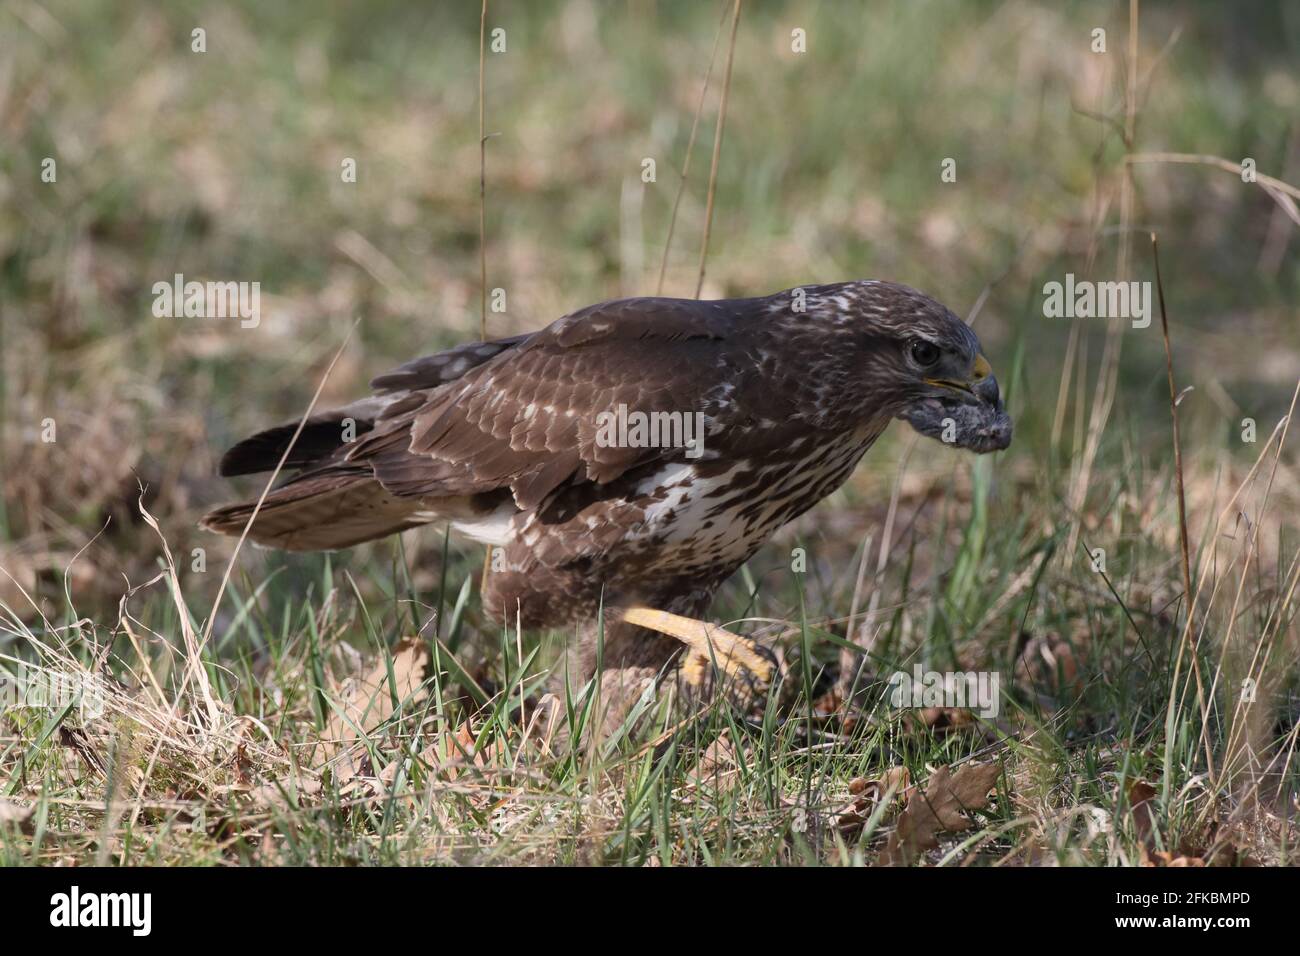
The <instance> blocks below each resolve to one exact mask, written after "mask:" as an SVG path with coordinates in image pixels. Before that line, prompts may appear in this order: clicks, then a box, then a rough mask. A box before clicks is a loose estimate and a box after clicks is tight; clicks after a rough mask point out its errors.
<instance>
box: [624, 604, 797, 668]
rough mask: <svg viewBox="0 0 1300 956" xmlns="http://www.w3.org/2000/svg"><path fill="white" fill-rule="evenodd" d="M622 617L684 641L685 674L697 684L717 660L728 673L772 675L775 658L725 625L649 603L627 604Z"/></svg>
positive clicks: (632, 622)
mask: <svg viewBox="0 0 1300 956" xmlns="http://www.w3.org/2000/svg"><path fill="white" fill-rule="evenodd" d="M619 618H620V620H622V621H624V622H626V623H628V624H635V625H636V626H638V627H644V628H646V629H647V630H651V631H657V632H658V633H660V634H666V635H668V636H669V637H673V638H676V639H677V640H679V641H681V642H682V643H683V644H685V645H686V647H687V654H686V656H685V658H684V659H683V661H682V665H681V667H682V676H683V677H685V678H686V680H687V681H688V682H690V683H692V684H695V685H697V686H698V685H700V684H702V683H704V681H705V678H706V676H707V674H708V672H709V668H710V667H711V666H712V665H713V664H714V663H715V662H716V664H717V666H718V667H719V668H720V669H721V670H722V672H723V673H724V674H726V675H727V676H728V677H741V676H742V674H741V671H742V669H743V670H745V671H748V672H749V673H750V674H752V675H753V676H754V678H755V679H757V680H758V681H759V682H760V683H762V684H766V683H767V682H768V681H770V680H771V679H772V662H771V661H769V660H767V658H765V657H763V656H762V655H761V654H759V653H758V652H757V651H756V650H755V649H754V648H755V645H754V642H753V641H751V640H750V639H749V638H746V637H741V636H740V635H739V634H733V633H731V632H730V631H728V630H727V629H726V628H723V627H718V626H717V625H715V624H709V623H707V622H705V621H698V620H696V619H695V618H691V617H682V616H681V615H680V614H670V613H669V612H667V611H659V610H656V609H655V608H649V607H629V608H624V609H623V611H622V612H621V614H620V615H619Z"/></svg>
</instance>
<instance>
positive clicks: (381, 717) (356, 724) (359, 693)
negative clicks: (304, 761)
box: [322, 637, 429, 783]
mask: <svg viewBox="0 0 1300 956" xmlns="http://www.w3.org/2000/svg"><path fill="white" fill-rule="evenodd" d="M428 663H429V645H428V644H427V643H426V642H425V641H423V640H422V639H421V638H418V637H407V638H403V639H402V640H401V641H400V642H398V645H397V646H396V647H395V648H393V680H394V683H395V684H396V686H395V687H393V686H390V684H389V680H388V665H387V663H386V662H384V661H381V662H380V663H379V664H377V665H376V666H375V667H374V669H372V670H371V671H370V673H369V674H367V675H366V676H365V677H364V678H362V679H361V680H359V681H358V682H357V683H356V685H355V686H353V687H352V689H351V690H350V691H349V692H348V693H347V694H346V696H345V699H344V700H343V701H342V702H341V703H340V704H339V708H340V710H335V711H333V712H332V713H331V714H330V719H329V721H328V723H327V724H326V725H325V736H324V739H323V740H322V748H323V751H324V755H323V762H324V763H330V764H332V766H333V769H334V777H335V779H336V780H337V781H339V782H340V783H346V782H347V781H349V780H351V779H352V778H353V777H356V776H357V775H359V774H361V773H363V771H365V770H366V769H367V767H368V765H369V762H370V761H369V755H368V754H367V753H366V751H365V748H364V747H362V746H360V745H359V741H360V740H361V737H360V735H359V734H358V733H357V730H356V729H355V728H359V729H361V730H362V731H365V730H366V729H368V728H372V727H375V726H377V725H378V724H381V723H383V722H384V721H386V720H388V719H389V718H390V717H392V716H393V698H394V695H396V698H397V700H398V702H401V701H418V700H420V699H422V698H423V696H424V691H423V690H422V689H421V685H422V684H423V683H424V675H425V668H426V667H427V665H428Z"/></svg>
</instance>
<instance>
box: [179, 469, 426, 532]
mask: <svg viewBox="0 0 1300 956" xmlns="http://www.w3.org/2000/svg"><path fill="white" fill-rule="evenodd" d="M256 506H257V502H255V501H246V502H241V503H240V504H235V505H227V506H226V507H224V508H218V509H216V510H215V511H212V512H209V513H208V514H207V515H205V516H204V517H203V520H202V521H201V522H200V527H202V528H204V529H206V530H208V531H215V532H217V533H218V534H227V535H239V534H242V533H243V530H244V526H245V525H246V524H248V519H249V517H251V516H252V514H253V510H254V508H256ZM433 517H434V516H433V515H431V514H429V513H428V512H427V511H422V509H421V506H420V503H419V502H418V501H415V500H413V499H410V498H397V497H394V496H393V495H390V494H389V493H388V492H387V491H385V490H384V488H383V486H382V485H380V484H379V482H378V481H376V480H375V479H374V477H373V476H372V475H370V474H369V473H368V472H365V473H359V472H358V471H357V469H354V468H340V469H324V470H322V471H321V472H320V473H318V474H314V475H312V476H310V477H307V476H304V477H302V478H299V479H295V480H294V481H292V482H290V483H289V484H287V485H285V486H283V487H281V488H278V489H276V490H275V491H273V492H271V493H270V494H269V495H267V496H266V500H265V501H264V502H262V507H261V509H260V510H259V511H258V512H257V519H256V520H255V521H254V522H253V526H252V528H251V529H250V530H249V532H248V537H249V538H250V539H251V540H253V541H254V542H256V543H257V544H260V545H264V546H266V547H271V548H283V549H284V550H286V551H332V550H335V549H338V548H350V547H352V546H353V545H356V544H360V543H362V542H364V541H370V540H373V539H375V538H382V537H385V536H386V535H389V534H394V533H396V532H399V531H405V530H406V529H407V528H414V527H417V526H419V525H422V524H426V523H428V521H430V520H431V519H432V518H433Z"/></svg>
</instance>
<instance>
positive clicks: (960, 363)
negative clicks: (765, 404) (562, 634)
mask: <svg viewBox="0 0 1300 956" xmlns="http://www.w3.org/2000/svg"><path fill="white" fill-rule="evenodd" d="M816 293H817V294H816V298H815V300H814V303H815V304H814V305H813V307H811V308H810V309H809V311H810V312H811V311H814V309H816V310H817V311H823V315H829V316H831V317H833V318H832V321H833V322H834V324H835V325H836V326H837V332H839V333H840V335H844V334H845V333H847V334H848V335H849V336H850V341H852V342H853V343H854V344H855V345H856V348H853V349H849V350H846V352H847V355H846V356H845V358H846V359H847V360H848V361H849V362H851V363H852V373H851V376H852V379H853V380H856V384H858V385H859V387H860V389H861V394H862V396H863V398H864V399H865V400H866V401H867V402H869V403H870V404H871V405H873V406H874V407H876V408H881V407H883V408H885V409H887V410H888V411H889V412H890V414H891V415H892V416H893V417H895V418H900V419H902V420H903V421H905V422H907V423H908V424H909V425H911V426H912V427H913V428H914V429H916V431H918V432H920V433H921V434H922V435H926V436H929V437H930V438H934V439H937V440H939V441H942V442H944V443H945V444H948V445H953V446H955V447H957V448H966V449H969V450H971V451H974V452H979V453H984V452H990V451H1001V450H1002V449H1004V448H1006V447H1007V446H1008V445H1010V444H1011V417H1010V416H1009V415H1008V414H1007V411H1006V407H1005V406H1004V405H1003V402H1002V395H1001V392H1000V391H999V389H998V383H997V379H996V378H994V377H993V368H992V366H990V364H989V361H988V359H986V358H985V357H984V355H983V353H982V351H981V349H980V342H979V339H978V338H976V336H975V333H974V332H973V331H971V328H970V326H968V325H967V324H966V323H965V322H963V321H962V320H961V319H959V318H958V317H957V316H956V315H954V314H953V313H952V312H951V311H950V310H949V309H947V308H945V307H944V306H943V305H942V304H940V303H939V302H936V301H935V300H934V299H931V298H930V297H929V296H927V295H923V294H922V293H920V292H917V291H916V290H915V289H912V288H909V287H907V286H905V285H899V284H897V283H893V282H879V281H874V280H872V281H864V282H849V283H844V284H842V285H838V286H822V287H819V288H818V289H817V290H816Z"/></svg>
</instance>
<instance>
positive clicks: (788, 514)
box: [203, 281, 1011, 661]
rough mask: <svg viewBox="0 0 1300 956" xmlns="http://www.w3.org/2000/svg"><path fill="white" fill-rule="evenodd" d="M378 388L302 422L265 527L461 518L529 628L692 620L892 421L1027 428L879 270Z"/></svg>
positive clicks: (222, 524)
mask: <svg viewBox="0 0 1300 956" xmlns="http://www.w3.org/2000/svg"><path fill="white" fill-rule="evenodd" d="M372 386H373V388H374V389H375V394H374V395H372V396H371V397H369V398H366V399H363V400H362V401H360V402H357V403H354V404H353V405H350V406H346V407H344V408H340V409H337V410H334V411H331V412H326V413H323V414H319V415H315V416H313V418H312V419H311V420H310V421H309V422H308V423H307V425H306V427H305V428H304V429H303V432H302V434H301V435H300V436H299V439H298V441H297V443H296V444H295V446H294V449H293V451H292V453H291V455H290V457H289V459H288V464H289V465H292V466H294V467H297V468H299V469H300V470H299V471H298V473H297V474H296V475H294V476H293V477H292V478H290V479H289V480H288V481H286V482H285V483H284V484H283V485H282V486H281V487H279V488H278V489H276V490H275V491H273V492H272V493H271V494H270V495H268V497H267V499H266V501H265V503H264V505H263V507H262V509H261V511H260V512H259V514H258V516H257V520H256V522H255V523H254V524H253V526H252V529H251V531H250V537H251V538H252V539H253V540H254V541H256V542H258V543H260V544H263V545H267V546H270V547H277V548H285V549H290V550H319V549H330V548H343V547H348V546H351V545H354V544H357V543H359V542H362V541H367V540H372V539H375V538H380V537H383V536H385V535H388V534H391V533H393V532H396V531H402V530H404V529H406V528H411V527H415V526H417V525H420V524H425V523H429V522H434V521H450V522H451V524H452V527H453V529H456V530H458V531H460V532H462V533H464V534H466V535H468V536H469V537H471V538H474V539H476V540H479V541H483V542H486V543H488V544H489V545H491V546H493V547H494V548H500V549H501V551H500V552H499V555H498V558H499V560H498V561H497V562H495V564H494V573H492V574H491V575H489V578H488V586H487V590H486V593H485V595H484V599H485V600H484V603H485V606H486V608H487V610H488V611H489V613H491V614H492V615H493V616H494V617H495V618H496V619H497V620H501V619H503V618H508V619H509V620H510V621H512V622H513V621H514V619H515V617H516V615H517V614H518V615H519V616H520V617H521V618H522V621H523V623H524V625H525V626H532V627H549V626H561V625H565V624H570V623H574V622H580V623H581V622H589V621H590V620H591V618H592V617H593V616H594V615H595V612H596V609H597V607H598V606H600V603H601V602H602V601H603V602H604V605H605V606H606V607H631V606H634V605H649V606H651V607H654V608H659V609H663V610H668V611H673V612H676V613H678V614H685V615H699V614H700V613H702V611H703V610H704V608H705V607H706V606H707V604H708V601H709V599H710V598H711V597H712V595H713V593H714V591H715V590H716V588H717V587H718V585H719V584H720V583H721V582H722V581H723V580H725V579H726V578H727V577H728V576H729V575H730V574H731V573H732V572H734V571H735V570H736V569H737V568H738V567H739V566H740V565H741V564H742V563H743V562H744V561H745V560H746V559H747V558H748V557H749V556H750V555H751V554H753V553H754V551H755V550H756V549H757V548H758V547H759V546H760V545H761V544H762V543H763V542H764V541H765V540H767V538H768V537H769V536H770V535H771V534H772V533H773V532H774V531H775V530H776V529H777V528H779V527H780V526H781V525H782V524H784V523H785V522H787V521H789V520H790V519H792V518H794V517H796V516H797V515H799V514H801V513H803V512H804V511H806V510H807V509H808V508H809V507H811V506H812V505H813V504H815V503H816V502H817V501H819V500H820V499H821V498H823V497H825V496H826V495H828V494H830V493H831V492H832V491H834V490H835V489H836V488H837V487H838V486H839V485H840V484H842V483H843V481H844V480H845V479H846V478H847V477H848V475H849V474H850V473H851V471H852V469H853V467H854V465H855V464H856V463H857V461H858V459H859V458H861V456H862V454H863V453H864V452H865V451H866V450H867V449H868V448H869V447H870V445H871V444H872V442H874V441H875V439H876V438H877V437H878V436H879V435H880V433H881V432H882V431H883V430H884V429H885V427H886V426H887V425H888V423H889V421H890V420H891V419H893V418H896V417H897V418H904V419H905V420H907V421H908V422H909V423H911V424H912V426H913V427H915V428H916V429H917V430H918V431H920V432H922V433H923V434H927V435H931V436H933V437H938V438H942V439H943V440H946V441H949V442H950V443H952V444H954V445H957V446H960V447H967V448H971V449H973V450H976V451H988V450H993V449H998V448H1004V447H1006V445H1007V443H1008V442H1009V441H1010V434H1011V429H1010V421H1009V419H1008V418H1007V415H1006V412H1005V410H1004V409H1003V407H1002V402H1001V398H1000V396H999V393H998V388H997V383H996V381H995V380H994V379H993V378H992V376H991V374H989V369H988V363H987V362H985V361H984V359H983V357H982V356H980V355H979V342H978V340H977V339H976V338H975V336H974V334H973V333H972V332H971V331H970V329H969V328H968V327H967V326H966V325H965V324H964V323H963V322H961V320H960V319H958V318H957V317H956V316H954V315H953V314H952V313H951V312H949V311H948V310H947V309H946V308H944V307H943V306H942V305H940V304H939V303H937V302H935V301H934V300H932V299H930V298H928V297H927V296H924V295H922V294H921V293H919V292H916V291H915V290H912V289H909V288H907V287H906V286H901V285H896V284H893V283H887V282H878V281H861V282H847V283H839V284H835V285H825V286H805V287H800V288H796V289H791V290H787V291H785V292H779V293H776V294H775V295H771V296H767V297H764V298H756V299H728V300H720V301H713V302H706V301H695V300H687V299H665V298H640V299H623V300H618V301H613V302H605V303H601V304H599V305H594V306H590V307H588V308H585V309H581V310H579V311H577V312H574V313H572V314H570V315H567V316H564V317H563V318H561V319H558V320H556V321H555V322H553V323H552V324H551V325H549V326H547V327H546V328H544V329H542V330H541V331H539V332H536V333H534V334H531V335H522V336H516V337H513V338H508V339H499V340H496V341H492V342H485V343H471V344H468V345H463V346H460V347H458V348H454V349H451V350H449V351H446V352H441V353H439V354H437V355H433V356H429V357H426V358H421V359H417V360H415V361H413V362H409V363H407V364H406V365H404V366H401V367H400V368H398V369H396V370H395V371H393V372H390V373H388V374H386V375H381V376H379V377H378V378H376V379H375V380H374V381H373V382H372ZM620 409H621V410H622V411H623V412H624V413H626V415H631V413H634V412H635V413H642V414H644V415H645V416H646V417H647V419H648V420H652V421H653V420H656V419H654V416H655V415H660V416H661V417H660V418H659V419H657V420H658V421H660V422H665V421H671V420H672V419H671V418H664V417H662V416H664V415H665V414H667V415H669V416H672V415H676V416H692V419H691V420H694V421H699V422H702V423H703V426H704V428H703V433H702V448H700V447H682V446H681V444H680V443H679V444H677V445H676V446H669V447H664V446H663V444H662V443H661V444H660V446H658V447H646V446H644V445H640V444H637V443H636V442H635V440H634V439H635V437H636V436H635V434H632V435H620V436H617V437H618V438H620V439H622V440H616V441H613V442H611V441H610V440H609V437H610V424H611V422H612V421H613V418H614V417H616V416H617V413H618V412H619V410H620ZM696 413H698V414H699V415H700V416H702V417H701V418H698V419H696V418H694V416H695V415H696ZM633 417H635V416H633ZM643 420H646V419H643ZM676 421H677V422H684V421H685V420H684V419H682V418H680V417H679V418H677V419H676ZM296 426H297V423H296V422H295V423H292V424H288V425H283V426H279V427H278V428H274V429H271V430H269V431H266V432H262V433H260V434H258V435H255V436H253V437H252V438H249V439H246V440H245V441H243V442H240V443H239V444H238V445H236V446H235V447H234V448H232V449H231V450H230V451H228V452H227V453H226V455H225V457H224V458H223V459H222V462H221V473H222V474H223V475H239V474H251V473H256V472H262V471H269V470H271V469H273V468H274V467H275V465H276V463H277V462H278V461H279V460H280V457H281V455H282V454H283V453H284V449H285V446H286V445H287V444H288V442H289V439H290V438H291V437H292V435H293V432H294V430H295V428H296ZM351 435H355V440H352V441H347V440H345V437H347V436H351ZM661 437H662V436H661ZM252 507H253V506H252V504H251V503H250V504H239V505H233V506H230V507H226V508H222V509H219V510H217V511H214V512H212V513H211V514H209V515H208V516H207V517H206V518H204V520H203V526H204V527H206V528H208V529H210V530H213V531H218V532H221V533H224V534H239V533H240V532H241V531H242V530H243V528H244V526H245V524H246V523H247V521H248V518H249V516H250V514H251V513H252ZM616 636H617V635H616ZM654 640H655V639H654V638H651V637H649V635H648V632H645V631H643V630H640V629H634V631H631V632H628V633H627V634H625V635H623V643H625V644H626V645H627V647H628V656H630V657H632V658H636V659H638V660H641V659H649V660H651V661H661V660H662V659H663V658H664V657H665V654H666V650H665V648H664V647H660V648H659V649H658V650H657V651H655V652H653V653H649V654H646V653H642V652H641V650H640V649H639V644H642V643H646V642H651V643H653V641H654ZM660 640H661V639H660ZM671 646H673V645H672V644H671V642H669V645H668V647H671ZM608 656H609V655H608V654H607V655H606V657H607V658H608Z"/></svg>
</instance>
